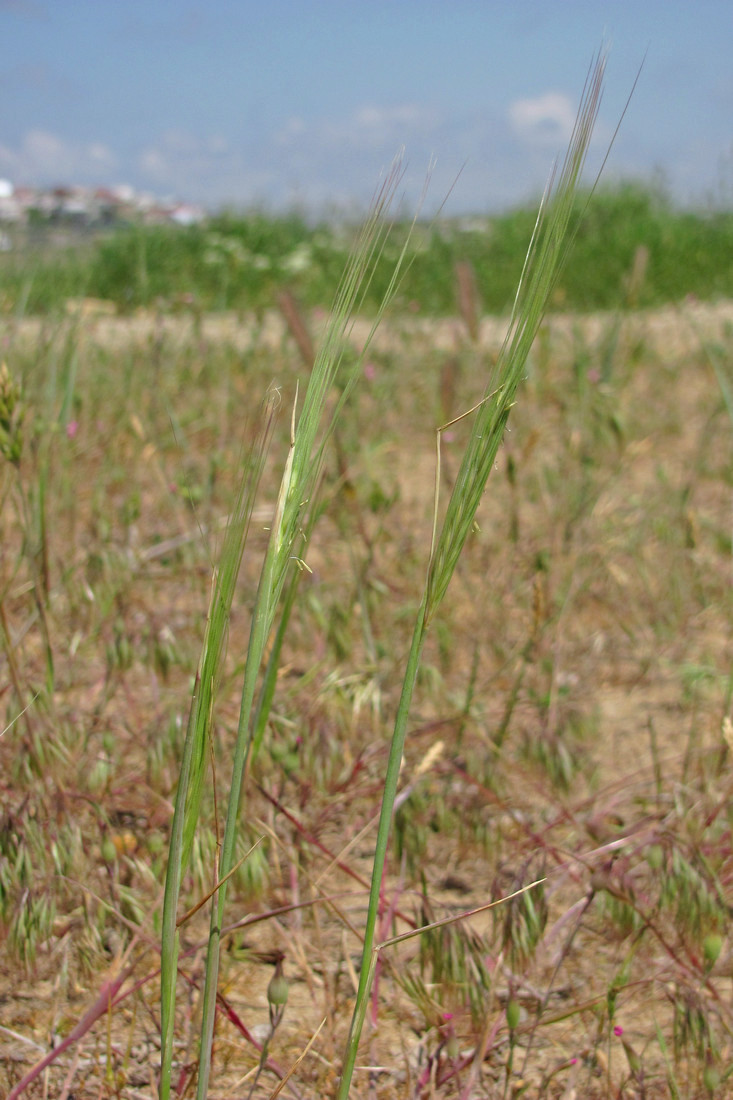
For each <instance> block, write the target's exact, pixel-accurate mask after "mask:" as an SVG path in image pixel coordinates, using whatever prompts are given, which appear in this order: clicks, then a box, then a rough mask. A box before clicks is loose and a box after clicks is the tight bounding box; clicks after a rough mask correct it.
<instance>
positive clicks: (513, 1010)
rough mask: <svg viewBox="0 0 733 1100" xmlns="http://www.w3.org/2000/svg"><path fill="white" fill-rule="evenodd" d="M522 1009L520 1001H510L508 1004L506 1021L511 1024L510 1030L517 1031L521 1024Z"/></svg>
mask: <svg viewBox="0 0 733 1100" xmlns="http://www.w3.org/2000/svg"><path fill="white" fill-rule="evenodd" d="M520 1013H521V1009H520V1007H519V1001H509V1002H508V1003H507V1006H506V1022H507V1024H508V1025H509V1030H510V1031H516V1029H517V1027H518V1026H519V1017H520Z"/></svg>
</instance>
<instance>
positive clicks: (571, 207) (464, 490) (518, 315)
mask: <svg viewBox="0 0 733 1100" xmlns="http://www.w3.org/2000/svg"><path fill="white" fill-rule="evenodd" d="M604 68H605V55H603V54H601V55H599V56H598V58H596V60H595V61H594V63H593V65H592V67H591V70H590V72H589V76H588V79H587V82H586V87H585V89H584V92H583V96H582V100H581V105H580V109H579V112H578V116H577V120H576V124H575V128H574V131H573V134H572V137H571V140H570V143H569V147H568V150H567V153H566V155H565V159H564V161H563V163H562V165H561V167H560V169H559V171H557V172H555V173H553V175H552V177H551V179H550V182H549V184H548V187H547V190H546V193H545V196H544V198H543V201H542V204H541V207H540V211H539V214H538V217H537V221H536V225H535V230H534V234H533V237H532V240H531V243H530V247H529V251H528V253H527V256H526V260H525V264H524V268H523V271H522V276H521V279H520V283H519V287H518V289H517V294H516V298H515V302H514V308H513V311H512V315H511V320H510V325H509V329H508V333H507V336H506V339H505V341H504V344H503V347H502V350H501V353H500V355H499V357H498V359H497V362H496V364H495V366H494V368H493V369H492V370H491V372H490V375H489V378H488V380H487V384H486V387H485V391H484V396H483V398H482V399H481V401H480V402H479V403H478V404H477V405H476V406H475V407H474V408H473V409H471V410H469V412H468V413H466V414H464V416H467V417H468V416H470V417H471V418H472V428H471V432H470V436H469V440H468V443H467V446H466V450H465V453H464V456H463V460H462V462H461V465H460V469H459V472H458V475H457V478H456V482H455V485H454V488H453V492H452V494H451V497H450V500H449V502H448V505H447V508H446V511H445V514H444V516H443V518H442V520H441V519H440V514H439V507H438V501H437V490H436V507H435V520H434V529H433V539H432V546H431V550H430V557H429V563H428V570H427V577H426V582H425V587H424V592H423V597H422V601H421V604H420V608H419V611H418V615H417V619H416V623H415V628H414V632H413V637H412V644H411V647H410V651H409V656H408V658H407V662H406V668H405V675H404V681H403V688H402V694H401V697H400V702H399V706H398V709H397V713H396V717H395V725H394V732H393V737H392V744H391V748H390V753H389V759H388V764H387V770H386V774H385V778H384V794H383V800H382V808H381V814H380V819H379V827H378V833H377V840H376V846H375V854H374V860H373V871H372V881H371V890H370V898H369V909H368V915H367V919H366V924H365V928H364V945H363V954H362V965H361V974H360V981H359V988H358V992H357V996H356V1002H355V1006H354V1011H353V1017H352V1023H351V1029H350V1033H349V1039H348V1043H347V1049H346V1052H345V1058H344V1066H343V1072H342V1076H341V1081H340V1085H339V1091H338V1097H339V1100H345V1098H346V1097H347V1096H348V1094H349V1090H350V1087H351V1080H352V1075H353V1071H354V1067H355V1063H356V1057H357V1052H358V1047H359V1040H360V1036H361V1032H362V1028H363V1024H364V1020H365V1016H366V1009H367V1004H368V1001H369V994H370V990H371V985H372V981H373V978H374V972H375V968H376V962H377V957H378V953H379V950H380V945H379V944H376V943H375V938H376V928H377V918H378V913H379V904H380V894H381V890H382V883H383V878H384V872H385V863H386V855H387V845H388V839H389V833H390V826H391V821H392V814H393V809H394V803H395V798H396V793H397V783H398V777H399V771H400V764H401V760H402V754H403V749H404V745H405V738H406V733H407V724H408V720H409V714H410V705H411V701H412V696H413V692H414V688H415V684H416V680H417V676H418V671H419V668H420V662H421V655H422V652H423V648H424V644H425V640H426V637H427V634H428V631H429V627H430V624H431V622H432V621H433V619H434V618H435V616H436V614H437V612H438V610H439V608H440V605H441V602H442V600H443V598H444V597H445V594H446V591H447V589H448V586H449V584H450V581H451V578H452V576H453V573H454V571H455V568H456V565H457V563H458V560H459V557H460V555H461V552H462V550H463V546H464V544H465V542H466V539H467V538H468V535H469V533H470V531H471V529H472V527H473V524H474V522H475V517H476V512H477V510H478V507H479V504H480V502H481V497H482V495H483V492H484V490H485V486H486V482H487V480H488V476H489V474H490V472H491V469H492V467H493V465H494V461H495V459H496V455H497V452H498V449H499V446H500V444H501V440H502V437H503V434H504V430H505V427H506V423H507V419H508V417H509V413H510V410H511V408H512V406H513V405H514V403H515V399H516V393H517V389H518V387H519V383H520V381H521V379H522V377H523V374H524V371H525V366H526V360H527V356H528V354H529V351H530V348H531V346H532V343H533V341H534V338H535V336H536V333H537V330H538V328H539V325H540V323H541V321H542V318H543V315H544V312H545V309H546V307H547V303H548V300H549V296H550V293H551V291H552V289H553V286H554V284H555V282H556V279H557V277H558V274H559V271H560V269H561V267H562V263H563V261H564V259H565V256H566V254H567V250H568V247H569V242H570V240H571V238H572V230H573V215H574V212H575V211H576V198H577V191H578V187H579V184H580V180H581V174H582V169H583V166H584V162H585V157H586V153H587V150H588V146H589V143H590V140H591V136H592V132H593V126H594V123H595V120H596V117H597V113H598V109H599V105H600V99H601V92H602V84H603V74H604ZM400 178H401V171H400V169H399V167H398V166H397V167H395V168H394V169H393V171H392V173H391V174H390V176H389V178H388V180H387V181H386V183H385V185H384V187H383V188H382V190H381V191H380V193H379V194H378V196H377V199H376V201H375V203H374V206H373V208H372V212H371V215H370V217H369V219H368V221H367V223H366V225H365V227H364V229H363V231H362V234H361V236H360V238H359V240H358V242H357V246H356V249H355V251H354V253H353V257H352V260H351V262H350V264H349V267H348V269H347V272H346V275H345V278H344V281H343V283H342V286H341V289H340V291H339V294H338V296H337V299H336V302H335V306H334V311H333V316H332V321H331V323H330V326H329V328H328V330H327V333H326V336H325V339H324V342H323V345H322V347H321V350H320V351H319V352H318V354H317V356H316V359H315V363H314V366H313V370H312V372H311V375H310V378H309V381H308V385H307V387H306V390H305V394H304V397H303V406H302V411H299V410H298V402H297V395H296V402H295V404H294V406H293V410H292V422H291V437H290V448H289V451H288V455H287V459H286V463H285V468H284V472H283V476H282V480H281V485H280V491H279V495H278V499H277V503H276V507H275V511H274V516H273V520H272V524H271V527H270V535H269V541H268V546H267V550H266V552H265V557H264V561H263V565H262V569H261V574H260V581H259V586H258V590H257V595H256V598H255V605H254V608H253V611H252V618H251V629H250V637H249V644H248V650H247V657H246V664H245V670H244V674H243V685H242V695H241V703H240V714H239V722H238V730H237V739H236V745H235V749H234V755H233V759H232V761H231V780H230V787H229V798H228V811H227V818H226V824H225V828H224V835H223V841H222V847H221V853H220V856H219V862H218V867H217V869H216V876H215V877H216V882H215V885H214V888H213V890H212V894H211V923H210V933H209V941H208V953H207V962H206V980H205V989H204V1000H203V1022H202V1029H201V1045H200V1063H199V1076H198V1091H197V1096H198V1098H199V1100H203V1098H204V1097H206V1095H207V1092H208V1083H209V1076H210V1068H211V1048H212V1042H213V1032H214V1018H215V1012H216V992H217V980H218V973H219V955H220V937H221V929H222V927H223V923H224V911H225V904H226V894H227V883H228V879H229V877H230V876H231V875H232V874H233V872H234V871H235V869H236V864H235V857H234V852H235V844H236V840H237V831H238V824H239V821H240V815H241V814H242V800H243V780H244V778H245V775H246V769H247V766H248V764H249V762H250V761H251V759H252V757H253V754H255V753H256V750H257V747H258V744H259V742H260V741H261V739H262V737H263V735H264V730H265V726H266V721H267V716H268V710H269V706H270V703H271V700H272V696H273V691H274V678H275V675H276V672H277V656H278V654H279V646H280V645H281V644H282V640H283V637H284V634H285V632H286V630H287V618H288V614H289V611H290V608H291V607H292V603H293V599H294V596H295V590H296V587H297V582H298V577H299V574H300V572H301V571H302V569H303V568H307V565H306V556H307V550H306V547H307V538H308V534H309V532H310V531H311V529H312V526H313V524H314V522H315V520H316V518H317V513H318V499H317V498H318V485H319V477H320V472H321V466H322V461H323V456H324V448H325V446H326V444H327V443H328V441H329V439H330V437H331V435H332V433H333V430H334V428H335V425H336V423H337V419H338V417H339V415H340V414H341V412H342V410H343V407H344V405H345V402H346V400H347V398H348V395H349V393H350V391H351V389H352V387H353V385H354V383H355V381H356V378H357V373H358V369H359V366H360V363H361V362H362V361H363V356H364V354H365V352H366V350H367V347H368V344H369V341H367V345H366V346H365V347H364V348H363V349H362V352H361V356H360V357H358V358H357V359H356V360H354V358H353V356H352V357H351V359H349V358H348V357H347V356H346V355H345V348H346V338H347V335H348V328H349V324H350V319H351V317H352V316H353V314H354V312H355V310H356V309H357V308H358V306H359V301H360V295H361V294H362V292H363V289H364V287H365V286H368V281H369V277H370V273H371V271H372V270H373V264H374V262H375V260H376V259H377V258H378V257H379V255H380V252H381V250H382V248H383V247H384V242H385V239H386V233H387V230H386V228H385V220H384V219H385V215H386V213H387V211H388V208H389V203H390V201H391V199H392V197H393V195H394V192H395V188H396V187H397V185H398V184H399V180H400ZM406 249H407V246H405V248H404V249H403V250H402V252H401V254H400V257H399V260H398V263H397V265H396V269H395V272H394V275H393V278H392V281H391V283H390V285H389V288H388V291H387V294H386V296H385V300H384V302H383V304H382V307H381V309H380V310H379V312H378V315H377V319H376V321H375V325H374V327H373V328H372V334H373V332H374V330H375V328H376V325H377V324H378V323H379V320H380V318H381V315H382V313H383V311H384V309H385V308H386V305H387V304H388V302H389V300H390V298H391V297H392V296H393V294H394V291H395V289H396V287H397V285H398V282H399V279H400V276H401V273H402V270H403V268H404V264H405V261H406ZM370 339H371V336H370ZM335 389H337V390H338V391H339V396H338V397H337V399H335V400H334V399H333V393H334V390H335ZM278 399H279V395H278V393H277V391H276V390H272V391H271V392H270V394H269V395H268V397H267V398H266V401H265V408H264V410H263V413H262V427H261V430H260V434H259V437H258V438H257V440H256V442H255V445H254V447H253V449H252V452H251V453H250V455H249V456H248V459H247V461H246V463H245V472H244V476H243V478H242V483H241V488H240V492H239V496H238V499H237V502H236V506H235V508H234V510H233V514H232V518H231V520H230V524H229V528H228V530H227V534H226V537H225V541H224V545H223V549H222V553H221V558H220V564H219V566H218V568H217V570H215V573H214V578H213V583H212V594H211V602H210V608H209V615H208V621H207V627H206V634H205V639H204V645H203V650H202V654H201V658H200V662H199V670H198V673H197V677H196V684H195V689H194V694H193V698H192V702H191V709H190V716H189V722H188V728H187V733H186V739H185V745H184V750H183V758H182V762H181V772H180V779H179V784H178V791H177V797H176V805H175V813H174V819H173V827H172V834H171V841H170V851H169V863H168V872H167V877H166V889H165V901H164V912H163V935H162V966H161V1032H162V1061H161V1080H160V1095H161V1097H162V1098H163V1100H167V1098H168V1097H169V1096H170V1091H171V1073H172V1058H173V1039H174V1031H175V996H176V977H177V965H178V927H179V923H180V920H179V916H178V900H179V894H180V890H181V882H182V879H183V876H184V874H185V872H186V869H187V866H188V863H189V859H190V855H191V849H192V845H193V841H194V836H195V833H196V829H197V824H198V818H199V811H200V805H201V797H202V790H203V782H204V776H205V772H206V768H207V764H208V759H209V753H210V748H209V745H210V738H211V731H212V723H213V716H214V710H215V704H216V689H217V683H218V678H219V674H220V671H221V667H222V661H223V658H224V655H225V649H226V637H227V627H228V621H229V615H230V611H231V606H232V600H233V596H234V588H235V584H236V579H237V575H238V572H239V565H240V562H241V558H242V553H243V549H244V544H245V540H246V536H247V531H248V526H249V521H250V518H251V515H252V509H253V505H254V500H255V496H256V492H257V488H258V485H259V481H260V477H261V475H262V472H263V469H264V466H265V462H266V457H267V451H268V444H269V440H270V434H271V429H272V424H273V420H274V417H275V415H276V411H277V410H276V405H277V403H278ZM329 403H330V404H329ZM444 427H446V426H444ZM439 440H440V433H439V437H438V453H440V443H439ZM437 484H438V482H437V481H436V485H437ZM278 609H280V620H279V624H278V626H277V630H276V641H275V644H274V647H273V650H272V653H271V654H270V657H269V659H267V660H266V652H267V644H268V640H269V639H270V636H271V634H272V631H273V629H274V628H275V626H276V622H277V616H278ZM258 686H259V701H258ZM181 919H184V918H181ZM390 942H392V941H390ZM381 946H384V945H381Z"/></svg>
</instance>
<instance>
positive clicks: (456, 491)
mask: <svg viewBox="0 0 733 1100" xmlns="http://www.w3.org/2000/svg"><path fill="white" fill-rule="evenodd" d="M604 69H605V55H604V54H600V55H599V56H598V58H597V59H596V60H595V62H594V64H593V66H592V68H591V70H590V72H589V76H588V80H587V82H586V86H585V89H584V92H583V96H582V100H581V105H580V109H579V112H578V116H577V119H576V123H575V128H574V131H573V134H572V137H571V140H570V144H569V147H568V151H567V153H566V155H565V160H564V162H563V165H562V169H561V171H560V173H559V176H556V174H555V173H553V176H552V177H551V179H550V183H549V184H548V188H547V191H546V193H545V197H544V199H543V202H542V205H541V207H540V211H539V214H538V217H537V222H536V225H535V231H534V234H533V237H532V241H531V243H530V247H529V251H528V253H527V257H526V260H525V264H524V270H523V272H522V277H521V280H520V283H519V288H518V290H517V294H516V299H515V303H514V309H513V312H512V317H511V322H510V326H509V331H508V334H507V337H506V339H505V341H504V345H503V347H502V350H501V353H500V355H499V358H498V360H497V362H496V366H495V368H494V370H493V371H492V373H491V376H490V379H489V382H488V385H487V387H486V390H485V393H484V398H483V399H482V401H481V402H480V403H479V404H478V406H476V407H475V408H474V409H473V410H472V412H473V413H474V414H475V415H474V420H473V428H472V431H471V435H470V438H469V441H468V444H467V447H466V450H465V452H464V456H463V460H462V462H461V466H460V470H459V472H458V476H457V479H456V483H455V486H454V488H453V492H452V494H451V497H450V500H449V502H448V507H447V510H446V514H445V518H444V520H443V523H442V526H441V528H440V532H439V533H438V535H437V539H435V541H434V546H433V550H432V554H431V558H430V563H429V566H428V576H427V582H426V585H425V590H424V595H423V599H422V602H421V605H420V609H419V612H418V615H417V620H416V623H415V629H414V632H413V636H412V644H411V646H410V652H409V656H408V658H407V665H406V669H405V676H404V681H403V686H402V692H401V696H400V701H399V706H398V709H397V713H396V716H395V725H394V733H393V736H392V743H391V746H390V753H389V759H388V763H387V772H386V775H385V782H384V793H383V796H382V807H381V812H380V818H379V826H378V831H377V840H376V844H375V852H374V862H373V870H372V882H371V890H370V894H369V909H368V913H367V919H366V926H365V930H364V945H363V950H362V963H361V974H360V979H359V987H358V990H357V995H356V1001H355V1006H354V1013H353V1017H352V1023H351V1028H350V1032H349V1037H348V1040H347V1046H346V1053H345V1057H344V1065H343V1071H342V1076H341V1081H340V1085H339V1090H338V1093H337V1097H338V1100H346V1097H348V1095H349V1091H350V1088H351V1081H352V1077H353V1072H354V1067H355V1065H356V1058H357V1053H358V1048H359V1040H360V1037H361V1032H362V1029H363V1025H364V1020H365V1018H366V1008H367V1004H368V1001H369V994H370V990H371V986H372V981H373V977H374V968H375V965H376V964H375V959H374V938H375V930H376V927H377V919H378V914H379V903H380V895H381V891H382V882H383V879H384V869H385V863H386V856H387V846H388V842H389V834H390V828H391V823H392V813H393V809H394V802H395V797H396V794H397V782H398V779H399V773H400V766H401V763H402V755H403V751H404V746H405V738H406V735H407V724H408V720H409V715H410V706H411V702H412V696H413V692H414V688H415V683H416V680H417V675H418V671H419V668H420V658H421V655H422V651H423V646H424V643H425V640H426V637H427V632H428V628H429V625H430V622H431V620H432V618H433V616H434V615H435V613H436V612H437V610H438V608H439V606H440V604H441V602H442V600H443V597H444V596H445V593H446V591H447V589H448V585H449V583H450V581H451V578H452V576H453V573H454V571H455V568H456V565H457V563H458V559H459V557H460V554H461V552H462V550H463V547H464V544H465V542H466V539H467V538H468V535H469V533H470V531H471V529H472V527H473V524H474V520H475V516H476V512H477V510H478V507H479V504H480V502H481V497H482V495H483V493H484V490H485V487H486V482H487V480H488V477H489V474H490V472H491V469H492V467H493V465H494V461H495V459H496V454H497V451H498V449H499V446H500V444H501V441H502V438H503V435H504V429H505V427H506V422H507V419H508V417H509V412H510V410H511V408H512V406H513V404H514V401H515V396H516V392H517V388H518V386H519V382H520V380H521V378H522V376H523V374H524V370H525V366H526V361H527V356H528V354H529V350H530V348H531V346H532V343H533V341H534V338H535V336H536V334H537V330H538V328H539V325H540V322H541V321H542V318H543V316H544V313H545V309H546V307H547V303H548V300H549V296H550V293H551V291H552V288H553V286H554V285H555V282H556V280H557V277H558V274H559V271H560V269H561V266H562V261H563V259H564V257H565V255H566V252H567V248H568V243H569V237H570V235H569V229H570V223H571V218H572V214H573V211H574V208H575V200H576V195H577V190H578V186H579V182H580V177H581V173H582V169H583V165H584V162H585V157H586V153H587V150H588V145H589V143H590V139H591V135H592V132H593V126H594V123H595V120H596V117H597V113H598V108H599V104H600V99H601V92H602V86H603V73H604Z"/></svg>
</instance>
